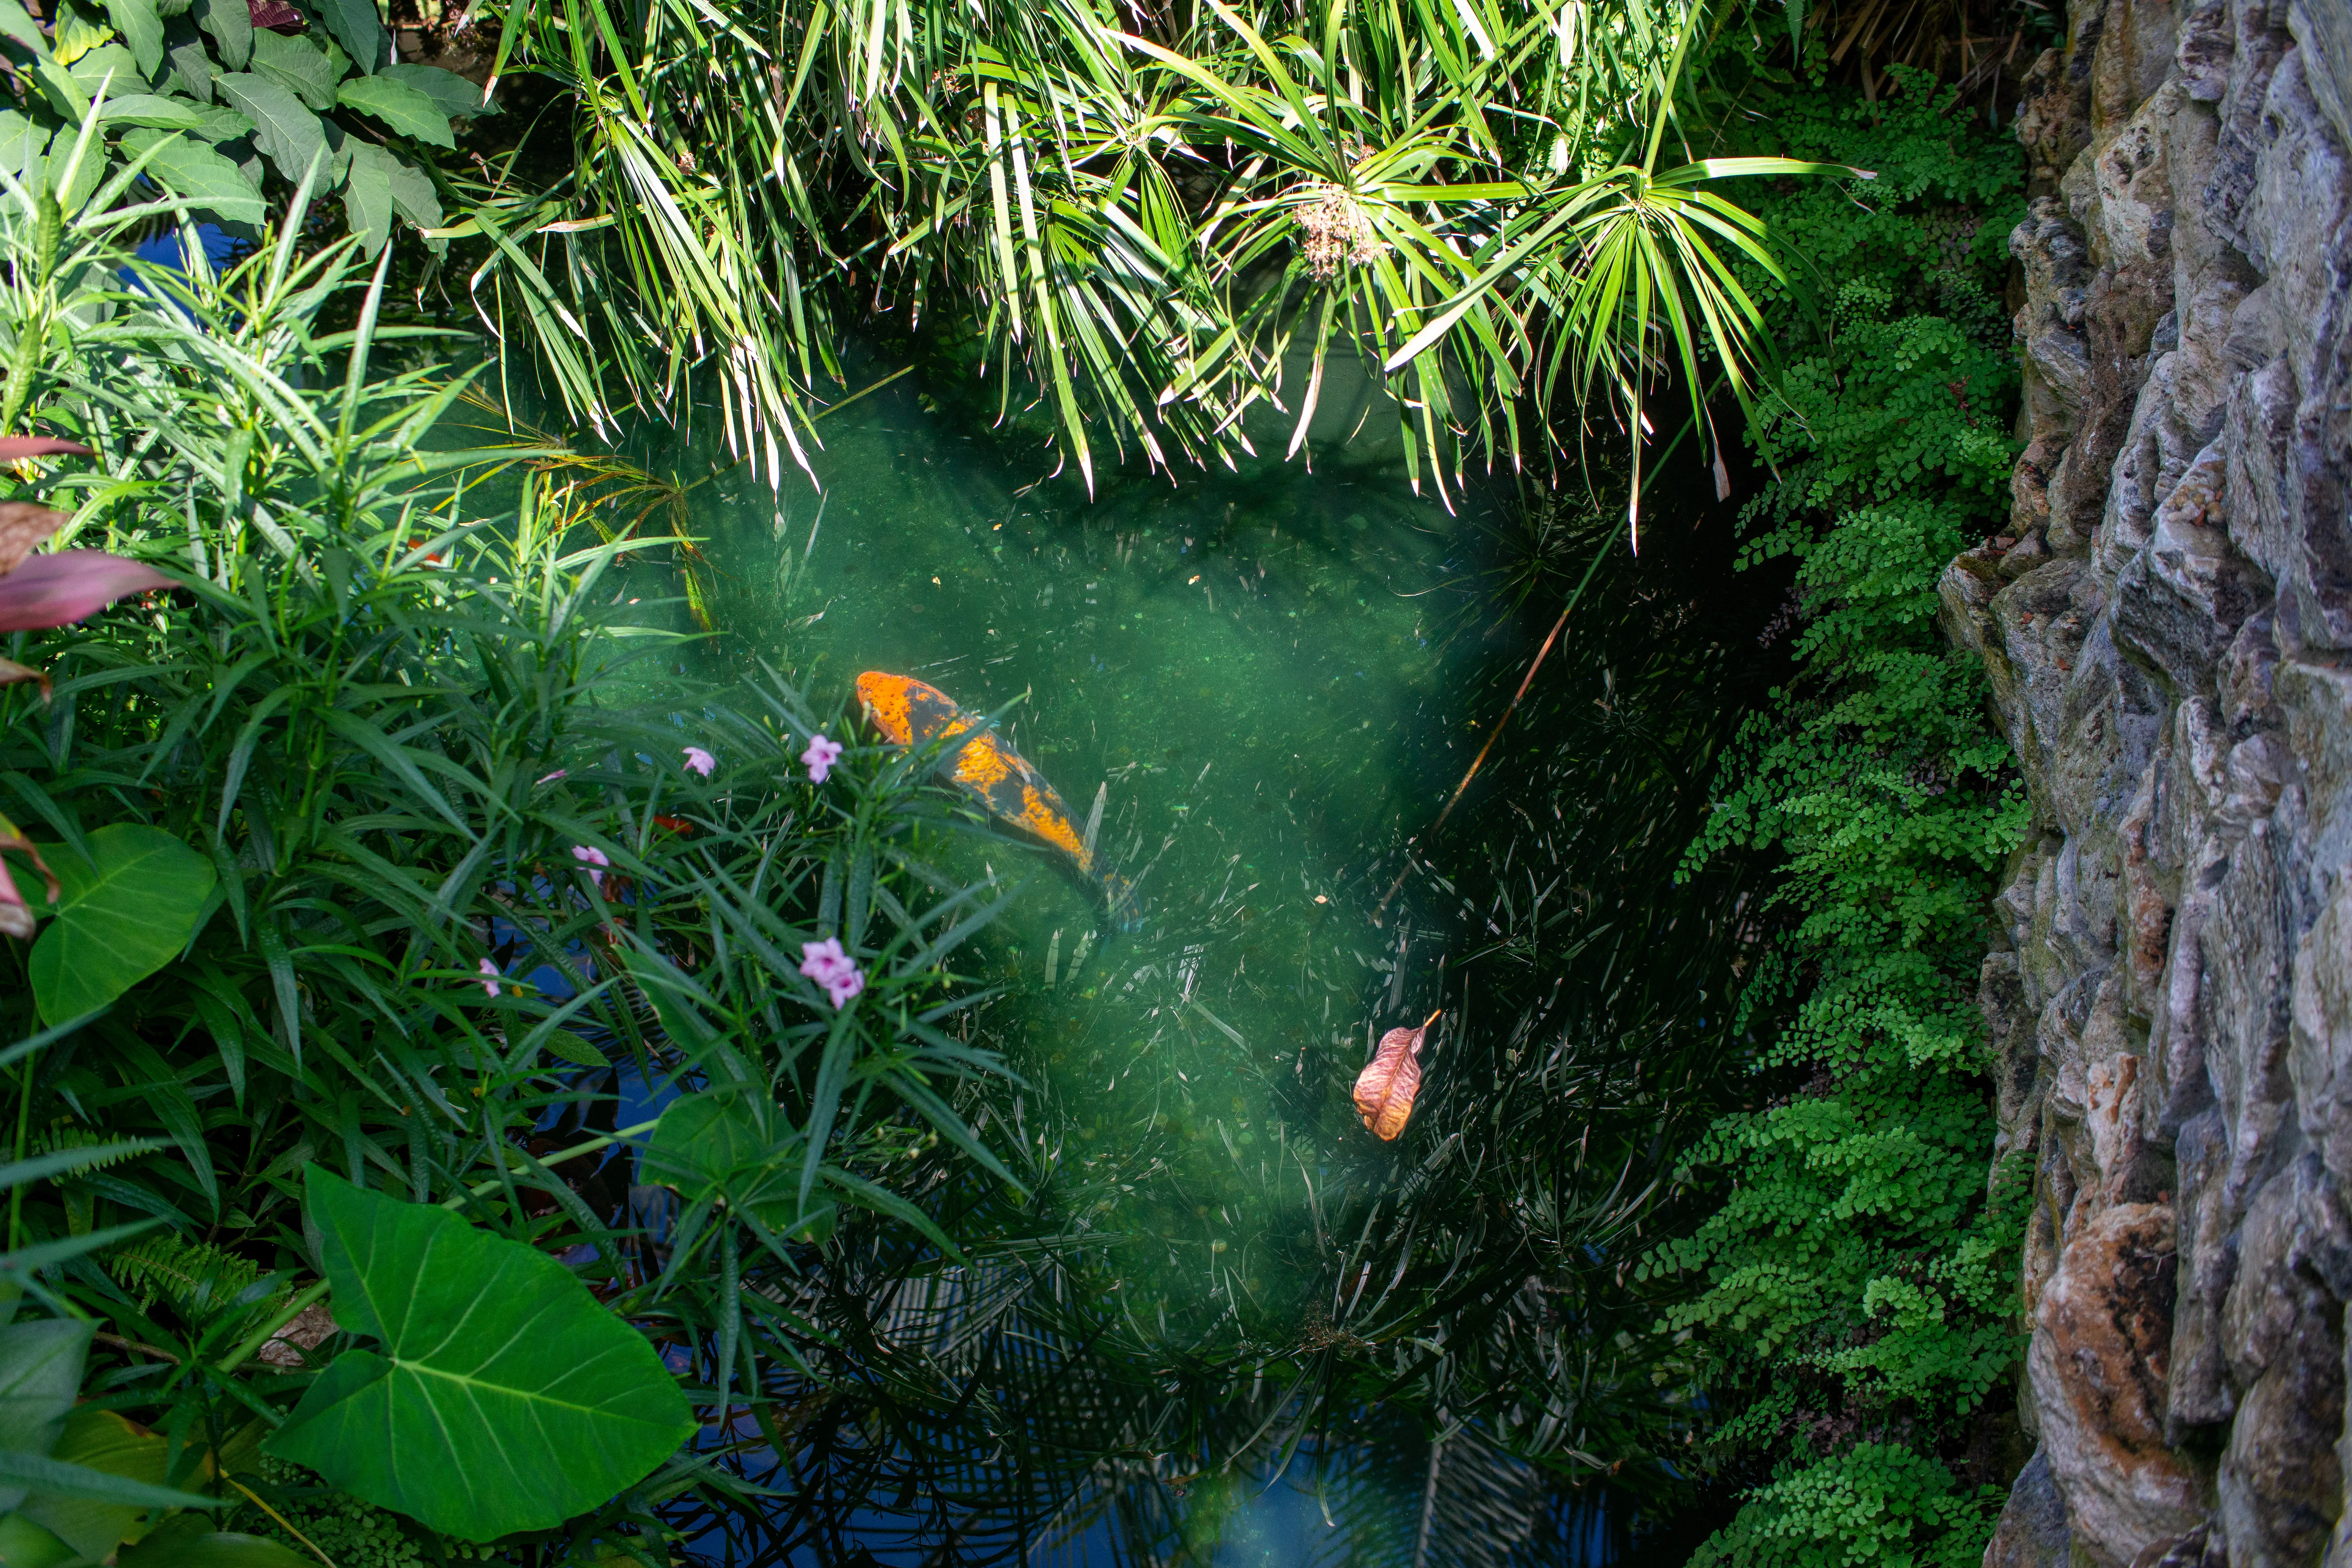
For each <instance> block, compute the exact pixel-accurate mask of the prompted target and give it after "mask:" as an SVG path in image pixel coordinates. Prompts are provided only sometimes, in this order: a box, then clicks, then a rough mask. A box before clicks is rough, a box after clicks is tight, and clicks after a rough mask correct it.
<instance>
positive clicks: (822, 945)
mask: <svg viewBox="0 0 2352 1568" xmlns="http://www.w3.org/2000/svg"><path fill="white" fill-rule="evenodd" d="M801 973H803V974H805V975H807V976H808V977H809V978H810V979H811V980H814V981H815V982H816V983H817V984H819V985H822V986H824V994H825V995H826V996H827V997H829V998H831V1000H832V1002H833V1005H834V1008H835V1011H839V1010H840V1009H841V1008H843V1007H845V1006H847V1005H849V1002H850V999H851V998H852V997H854V996H856V994H858V993H859V992H861V991H863V990H865V989H866V975H865V973H864V972H863V971H861V970H860V969H859V968H858V967H857V961H856V959H854V958H852V957H850V956H849V954H847V953H845V952H842V951H841V939H840V938H838V937H827V938H826V939H825V940H824V941H823V942H803V943H801Z"/></svg>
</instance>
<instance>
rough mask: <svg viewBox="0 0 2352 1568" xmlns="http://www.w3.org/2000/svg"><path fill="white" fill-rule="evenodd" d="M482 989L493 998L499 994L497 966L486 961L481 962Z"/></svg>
mask: <svg viewBox="0 0 2352 1568" xmlns="http://www.w3.org/2000/svg"><path fill="white" fill-rule="evenodd" d="M482 975H483V979H482V989H483V990H484V991H487V992H488V993H489V994H491V995H493V996H495V995H497V994H499V966H498V965H497V964H495V963H491V962H490V961H489V960H488V959H487V958H486V959H484V960H482Z"/></svg>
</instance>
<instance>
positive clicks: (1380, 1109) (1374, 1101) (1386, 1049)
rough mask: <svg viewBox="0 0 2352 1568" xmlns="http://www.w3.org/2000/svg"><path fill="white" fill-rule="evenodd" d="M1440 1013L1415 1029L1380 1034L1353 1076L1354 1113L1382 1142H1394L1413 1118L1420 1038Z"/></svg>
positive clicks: (1419, 1064) (1419, 1087)
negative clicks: (1354, 1085) (1362, 1065)
mask: <svg viewBox="0 0 2352 1568" xmlns="http://www.w3.org/2000/svg"><path fill="white" fill-rule="evenodd" d="M1443 1011H1444V1009H1443V1008H1441V1009H1439V1012H1438V1013H1432V1014H1431V1015H1430V1016H1428V1017H1427V1018H1426V1019H1425V1020H1423V1023H1422V1026H1421V1027H1420V1028H1418V1029H1403V1028H1398V1029H1391V1030H1390V1031H1389V1032H1388V1033H1387V1034H1385V1035H1382V1036H1381V1044H1380V1048H1379V1049H1377V1050H1375V1051H1374V1052H1373V1053H1372V1059H1371V1061H1370V1063H1368V1064H1367V1065H1366V1066H1365V1068H1364V1070H1363V1071H1362V1072H1360V1073H1359V1074H1357V1075H1356V1112H1357V1114H1358V1115H1360V1116H1361V1117H1362V1118H1363V1119H1364V1125H1365V1126H1366V1127H1368V1128H1370V1129H1371V1131H1372V1133H1373V1135H1374V1136H1375V1137H1378V1138H1380V1139H1381V1140H1382V1141H1383V1142H1393V1141H1394V1140H1395V1139H1396V1137H1397V1136H1398V1135H1399V1134H1400V1133H1402V1132H1403V1131H1404V1124H1405V1122H1406V1121H1407V1120H1408V1119H1409V1118H1411V1116H1412V1100H1413V1096H1415V1095H1417V1094H1419V1093H1420V1092H1421V1037H1423V1035H1425V1034H1427V1033H1428V1032H1429V1026H1430V1025H1432V1024H1434V1023H1435V1022H1437V1020H1438V1016H1439V1014H1440V1013H1442V1012H1443Z"/></svg>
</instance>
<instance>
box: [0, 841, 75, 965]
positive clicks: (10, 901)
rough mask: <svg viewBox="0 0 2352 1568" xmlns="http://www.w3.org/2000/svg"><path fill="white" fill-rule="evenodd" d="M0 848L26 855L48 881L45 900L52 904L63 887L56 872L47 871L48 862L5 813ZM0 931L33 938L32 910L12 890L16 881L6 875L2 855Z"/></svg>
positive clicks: (5, 864) (6, 862) (26, 939)
mask: <svg viewBox="0 0 2352 1568" xmlns="http://www.w3.org/2000/svg"><path fill="white" fill-rule="evenodd" d="M0 849H14V850H15V851H16V852H17V853H18V854H20V855H25V856H28V857H30V858H31V859H32V862H33V868H34V869H35V870H37V871H38V872H40V874H41V880H42V881H44V882H46V883H47V884H48V888H49V902H51V903H53V904H54V903H56V902H57V901H58V895H59V894H60V893H62V892H64V891H65V889H64V888H63V887H62V886H61V885H60V884H59V883H58V876H57V873H56V872H54V871H52V870H50V869H49V863H48V862H47V861H46V860H44V859H42V858H41V852H40V851H39V850H38V849H36V848H34V847H33V841H32V840H31V839H29V838H27V837H25V836H24V835H23V834H22V833H19V832H18V831H17V830H16V824H15V823H13V822H11V821H9V820H8V819H7V818H6V817H5V816H0ZM0 931H5V932H6V933H7V934H8V935H10V936H13V937H15V938H16V940H17V941H18V942H30V941H32V940H33V911H32V910H29V909H27V908H26V907H25V896H24V895H23V894H22V893H19V892H18V891H16V879H15V878H13V877H11V876H10V875H9V874H8V861H7V859H6V858H5V857H0Z"/></svg>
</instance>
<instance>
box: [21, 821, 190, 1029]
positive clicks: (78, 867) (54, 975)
mask: <svg viewBox="0 0 2352 1568" xmlns="http://www.w3.org/2000/svg"><path fill="white" fill-rule="evenodd" d="M84 842H85V843H87V844H88V845H89V852H90V854H91V856H92V857H93V858H95V859H96V860H97V864H96V865H95V866H93V865H91V864H89V862H88V861H85V860H84V859H83V858H81V857H80V856H79V855H77V854H75V853H74V852H73V851H72V850H70V849H68V848H65V847H62V846H59V847H57V848H54V849H48V848H45V849H44V850H43V851H42V854H43V858H46V859H47V861H48V863H49V867H50V868H51V869H52V870H54V871H56V872H57V874H58V881H60V882H62V883H64V884H65V896H64V897H63V898H61V899H59V900H58V903H57V905H56V910H55V913H54V914H53V915H52V916H51V918H50V920H49V923H48V926H47V929H46V930H44V931H42V932H41V935H40V939H39V940H38V941H37V942H34V943H33V952H32V957H31V960H30V961H29V963H27V964H26V967H27V968H28V969H30V970H31V971H32V977H33V1000H34V1002H35V1004H36V1005H38V1007H39V1008H40V1011H41V1017H42V1018H43V1019H44V1020H45V1021H46V1022H48V1023H51V1024H60V1023H63V1022H64V1021H65V1020H66V1019H68V1018H78V1017H79V1016H81V1015H82V1014H84V1013H88V1012H90V1011H92V1010H93V1009H96V1008H99V1007H103V1006H105V1005H107V1004H108V1003H110V1002H111V1001H113V1000H114V999H115V998H116V997H118V996H120V995H121V994H123V993H124V992H125V991H128V990H130V989H131V987H132V986H133V985H136V984H139V983H140V982H141V981H142V980H144V979H146V978H147V977H148V976H149V975H151V974H152V973H155V972H156V971H157V970H159V969H161V968H163V965H165V964H167V963H171V962H172V960H173V959H174V958H176V957H178V956H179V952H180V949H181V948H183V947H184V946H186V945H187V941H188V937H189V935H190V933H191V932H193V931H194V930H195V925H196V917H197V916H198V915H200V914H202V913H203V912H204V908H205V900H208V899H210V898H211V897H212V891H213V883H214V881H215V879H217V877H218V875H219V874H218V873H217V872H215V870H214V869H213V863H212V861H211V860H209V859H208V858H205V857H204V856H202V855H199V854H197V853H196V852H195V851H194V850H193V849H191V848H189V847H187V846H186V845H184V844H183V843H181V842H180V841H179V840H178V839H176V838H174V837H172V836H171V835H170V834H168V833H164V832H162V831H160V830H159V829H156V828H152V827H142V826H139V825H138V824H136V823H128V822H118V823H116V824H114V825H113V826H108V827H101V828H100V829H99V830H98V831H97V832H95V833H92V834H90V835H89V837H87V838H86V839H85V840H84Z"/></svg>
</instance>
